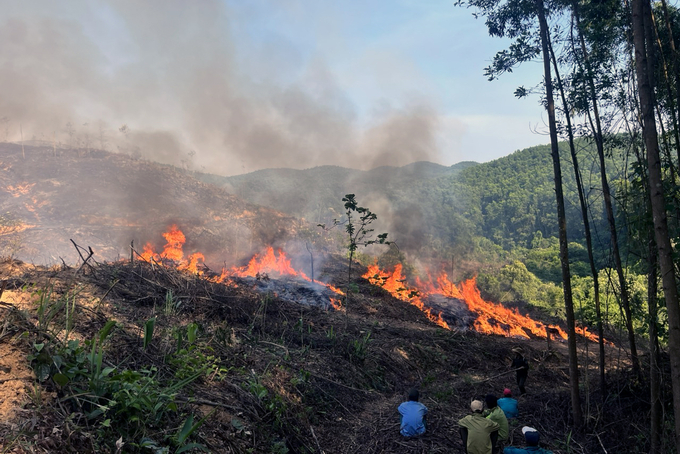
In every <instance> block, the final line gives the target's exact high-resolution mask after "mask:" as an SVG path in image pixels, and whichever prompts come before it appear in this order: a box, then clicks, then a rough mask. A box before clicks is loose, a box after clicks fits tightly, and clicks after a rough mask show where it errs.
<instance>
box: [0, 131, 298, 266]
mask: <svg viewBox="0 0 680 454" xmlns="http://www.w3.org/2000/svg"><path fill="white" fill-rule="evenodd" d="M24 154H25V156H24ZM24 154H22V148H21V146H19V145H13V144H7V143H0V169H1V171H0V194H2V196H1V197H0V214H4V215H6V216H9V217H10V218H11V219H12V220H14V221H15V222H17V223H19V225H18V226H17V228H15V229H14V230H18V231H19V233H18V235H14V237H15V238H13V239H12V240H11V241H9V240H7V241H6V242H5V244H4V246H5V247H6V248H7V249H8V250H6V251H4V253H5V254H7V255H10V254H14V255H15V256H17V257H19V258H22V259H23V260H25V261H29V262H32V263H36V264H53V263H59V262H60V261H61V260H60V259H63V260H65V261H66V262H67V263H73V262H75V261H76V260H78V254H77V253H76V250H75V247H74V246H73V244H71V242H70V241H69V240H70V239H73V240H74V241H75V242H76V243H77V244H78V245H80V246H82V247H85V248H87V247H92V249H93V250H94V251H95V252H96V254H97V257H99V259H100V260H114V259H116V258H118V257H119V256H124V257H129V255H130V242H131V241H134V245H135V247H136V249H137V250H138V251H140V252H141V250H142V246H143V245H144V244H145V243H147V242H152V243H153V244H154V245H156V244H157V243H159V240H160V242H162V238H161V236H160V234H161V233H162V232H165V231H166V230H167V228H168V226H169V225H171V224H178V225H179V226H180V227H181V228H182V229H183V231H184V232H185V233H186V234H187V236H188V237H189V238H190V240H189V243H188V244H187V248H188V249H193V250H196V249H201V250H204V251H206V262H207V263H209V264H211V265H215V264H216V265H219V266H222V265H223V264H224V262H225V261H228V262H235V261H238V260H240V259H243V258H249V257H250V256H252V254H253V252H254V251H259V249H260V248H261V246H262V245H276V244H277V242H285V241H286V239H287V238H288V237H289V235H290V232H292V231H293V222H292V219H291V218H290V217H289V216H287V215H284V214H282V213H280V212H277V211H274V210H271V209H268V208H264V207H260V206H255V205H253V204H250V203H247V202H244V201H243V200H240V199H238V198H237V197H235V196H233V195H231V194H229V193H227V192H226V191H224V190H223V189H220V188H217V187H215V186H214V185H210V184H206V183H203V182H200V181H198V180H196V179H194V178H192V177H191V176H188V175H186V174H185V173H183V172H181V171H179V170H178V169H176V168H173V167H168V166H162V165H160V164H157V163H153V162H148V161H142V160H135V159H132V158H130V157H128V156H125V155H121V154H116V153H109V152H105V151H98V150H89V151H88V150H84V149H80V150H65V149H56V150H53V149H52V148H47V147H29V146H27V147H25V151H24ZM13 245H16V246H13ZM12 249H14V250H12Z"/></svg>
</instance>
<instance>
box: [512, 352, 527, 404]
mask: <svg viewBox="0 0 680 454" xmlns="http://www.w3.org/2000/svg"><path fill="white" fill-rule="evenodd" d="M512 352H513V353H514V354H515V358H514V359H513V360H512V368H513V369H514V370H516V371H517V386H518V387H519V392H520V394H524V393H525V392H527V390H526V389H525V388H524V384H525V383H526V381H527V376H528V375H529V363H528V362H527V360H526V359H525V358H524V355H523V354H522V353H524V351H523V350H522V348H521V347H515V348H513V349H512Z"/></svg>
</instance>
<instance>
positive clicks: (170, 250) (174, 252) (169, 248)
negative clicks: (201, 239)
mask: <svg viewBox="0 0 680 454" xmlns="http://www.w3.org/2000/svg"><path fill="white" fill-rule="evenodd" d="M163 238H165V241H166V242H167V243H166V244H165V246H164V247H163V252H161V253H160V254H158V253H156V252H155V251H154V248H153V245H152V244H151V243H146V244H145V245H144V251H143V252H142V253H141V256H142V258H143V259H144V260H146V261H147V262H151V261H152V260H153V261H155V262H159V263H162V262H163V261H171V262H173V263H174V264H176V266H177V268H178V269H180V270H188V271H190V272H192V273H197V274H200V271H199V269H198V266H199V265H200V264H201V263H202V262H203V261H204V260H205V257H204V256H203V254H201V253H200V252H196V253H194V254H191V255H190V256H189V259H188V260H185V259H184V252H183V251H182V248H183V247H184V243H186V237H185V236H184V233H182V231H181V230H180V229H179V228H178V227H177V226H176V225H174V224H173V225H171V226H170V230H168V231H167V232H165V233H163Z"/></svg>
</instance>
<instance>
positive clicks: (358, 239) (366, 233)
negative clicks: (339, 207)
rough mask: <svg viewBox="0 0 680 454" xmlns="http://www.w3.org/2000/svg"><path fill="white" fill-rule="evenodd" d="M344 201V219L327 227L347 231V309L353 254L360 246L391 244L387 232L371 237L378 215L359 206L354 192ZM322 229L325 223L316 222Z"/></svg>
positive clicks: (324, 227)
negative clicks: (340, 227) (342, 227)
mask: <svg viewBox="0 0 680 454" xmlns="http://www.w3.org/2000/svg"><path fill="white" fill-rule="evenodd" d="M342 201H343V202H345V216H347V219H345V220H338V219H334V220H333V225H332V226H331V227H330V228H329V229H332V228H334V227H336V226H338V225H344V226H345V232H346V233H347V253H348V263H347V285H346V287H345V311H347V306H348V305H349V298H350V291H351V287H350V284H351V282H352V263H353V262H354V255H355V253H356V251H357V249H359V247H360V246H362V247H366V246H370V245H372V244H387V245H389V244H393V242H391V241H387V233H381V234H379V235H378V236H377V238H376V239H373V232H374V229H372V228H370V226H371V224H372V223H373V221H375V220H376V219H378V216H377V215H376V214H375V213H373V212H372V211H371V210H370V209H368V208H366V207H362V206H359V202H357V200H356V196H355V195H354V194H346V195H345V197H343V198H342ZM318 226H319V227H321V228H322V229H324V230H328V229H327V228H326V224H318Z"/></svg>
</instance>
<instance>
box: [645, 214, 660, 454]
mask: <svg viewBox="0 0 680 454" xmlns="http://www.w3.org/2000/svg"><path fill="white" fill-rule="evenodd" d="M649 214H650V215H651V209H650V213H649ZM650 227H651V226H650ZM648 255H649V257H648V258H647V263H648V271H647V307H648V308H649V401H650V403H651V409H650V418H649V420H650V421H649V433H650V437H649V454H658V453H660V452H661V432H662V423H663V420H662V416H663V406H662V402H661V373H660V368H659V362H660V352H659V332H658V318H659V317H658V309H657V306H658V302H657V298H656V293H657V290H658V286H657V250H656V242H654V229H653V228H650V229H649V252H648Z"/></svg>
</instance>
